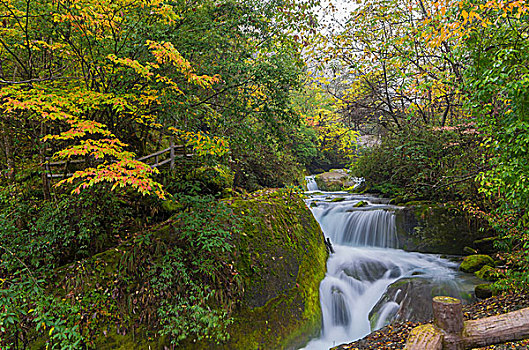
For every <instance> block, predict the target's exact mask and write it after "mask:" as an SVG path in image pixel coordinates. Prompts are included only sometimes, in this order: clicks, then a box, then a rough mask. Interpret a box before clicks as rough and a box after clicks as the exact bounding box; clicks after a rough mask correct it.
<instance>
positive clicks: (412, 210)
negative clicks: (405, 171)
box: [395, 202, 490, 255]
mask: <svg viewBox="0 0 529 350" xmlns="http://www.w3.org/2000/svg"><path fill="white" fill-rule="evenodd" d="M395 221H396V222H395V223H396V226H397V236H398V240H399V248H401V249H404V250H408V251H417V252H421V253H437V254H450V255H464V254H465V252H464V251H463V248H464V247H473V246H474V245H473V243H474V241H475V240H476V239H480V238H481V237H483V236H484V235H489V234H490V233H489V232H488V231H487V230H486V228H487V226H486V225H487V224H486V223H484V222H483V221H481V220H479V219H477V218H474V217H471V216H469V215H468V213H465V212H464V211H462V210H461V209H460V208H459V207H458V206H457V205H451V204H439V203H438V204H435V203H427V202H414V205H413V206H406V207H405V208H403V209H399V210H396V211H395ZM483 228H485V231H483V230H482V229H483ZM467 254H468V253H467Z"/></svg>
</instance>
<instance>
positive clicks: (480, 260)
mask: <svg viewBox="0 0 529 350" xmlns="http://www.w3.org/2000/svg"><path fill="white" fill-rule="evenodd" d="M485 265H490V266H494V260H493V259H492V258H491V257H490V256H488V255H483V254H475V255H469V256H467V257H466V258H465V259H463V262H462V263H461V265H460V266H459V269H460V270H461V271H463V272H468V273H473V272H476V271H479V270H480V269H481V268H482V267H483V266H485Z"/></svg>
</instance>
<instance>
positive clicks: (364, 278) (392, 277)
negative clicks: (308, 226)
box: [305, 193, 461, 350]
mask: <svg viewBox="0 0 529 350" xmlns="http://www.w3.org/2000/svg"><path fill="white" fill-rule="evenodd" d="M337 197H341V198H340V199H339V201H333V199H334V198H337ZM307 202H308V204H309V206H310V207H311V210H312V212H313V214H314V217H315V218H316V220H317V221H318V222H319V224H320V226H321V228H322V230H323V232H324V234H325V236H326V237H328V238H329V239H330V240H331V242H332V244H333V246H334V250H335V253H334V254H331V255H330V257H329V259H328V261H327V273H326V276H325V278H324V279H323V281H322V282H321V284H320V304H321V309H322V316H323V325H322V326H323V328H322V332H321V335H320V337H319V338H317V339H314V340H312V341H311V342H309V344H307V346H306V348H305V349H311V350H312V349H316V350H320V349H329V348H330V347H332V346H336V345H339V344H342V343H346V342H351V341H354V340H356V339H359V338H362V337H364V336H365V335H367V334H369V333H370V332H371V331H373V330H375V329H378V328H380V327H383V326H384V325H386V324H387V323H388V322H389V321H390V320H391V319H393V318H394V317H396V316H397V315H398V314H399V312H400V313H402V314H403V315H404V314H406V312H407V311H406V312H405V311H402V308H403V307H404V306H403V304H405V302H404V301H403V300H406V295H403V294H399V293H400V291H401V290H400V289H399V290H397V293H396V294H395V295H392V296H390V295H386V292H387V288H388V286H390V285H391V284H392V283H394V282H396V281H403V283H408V284H413V282H414V281H418V280H420V281H421V283H423V282H424V283H423V284H422V285H421V286H424V284H425V283H428V285H429V286H430V285H436V286H437V285H442V286H447V287H446V288H440V289H439V290H440V291H441V292H442V293H444V294H451V295H452V296H459V294H458V293H460V292H461V291H460V286H459V285H458V284H457V282H455V281H456V275H457V274H458V272H457V271H456V267H457V264H455V263H452V262H450V261H448V260H445V259H441V258H440V257H438V256H436V255H431V254H420V253H410V252H405V251H403V250H399V249H397V248H399V247H398V240H397V233H396V228H395V210H398V208H396V207H393V206H389V205H387V204H386V201H383V200H380V199H378V198H375V197H369V196H363V195H362V196H359V195H350V194H347V193H332V194H329V193H326V194H314V195H312V196H311V197H310V198H309V199H308V200H307ZM409 281H411V282H409ZM403 293H404V292H403ZM406 293H408V292H407V291H406ZM404 294H405V293H404ZM454 294H455V295H454ZM411 295H412V294H411V292H410V296H409V297H408V299H409V298H414V296H411ZM430 297H431V296H430V295H426V296H425V298H430ZM413 303H415V300H414V301H413ZM413 303H411V304H413ZM429 303H430V304H431V302H430V301H429ZM408 304H409V302H408ZM374 308H375V309H376V310H374ZM375 311H376V312H375ZM370 314H376V315H375V316H376V317H375V316H373V317H371V320H370Z"/></svg>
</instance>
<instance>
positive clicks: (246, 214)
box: [33, 190, 327, 349]
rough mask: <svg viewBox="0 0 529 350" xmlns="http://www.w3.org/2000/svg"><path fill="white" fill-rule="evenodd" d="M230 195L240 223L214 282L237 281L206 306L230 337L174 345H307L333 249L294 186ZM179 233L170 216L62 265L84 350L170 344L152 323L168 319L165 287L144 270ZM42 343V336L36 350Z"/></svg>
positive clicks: (317, 321)
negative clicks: (220, 314) (159, 293)
mask: <svg viewBox="0 0 529 350" xmlns="http://www.w3.org/2000/svg"><path fill="white" fill-rule="evenodd" d="M225 201H226V203H227V204H228V206H229V207H231V208H232V210H233V214H235V215H234V216H233V217H234V218H235V217H238V218H239V219H240V221H241V222H240V224H239V227H240V229H239V230H238V231H234V232H233V235H232V237H231V244H232V251H231V253H229V255H227V256H226V259H227V260H226V261H225V262H222V266H223V267H224V268H225V270H221V271H224V272H225V273H224V275H225V277H223V278H222V279H223V280H222V281H220V282H217V284H216V287H215V288H219V286H231V287H233V286H234V285H237V287H236V288H235V289H230V290H225V291H222V290H221V291H220V293H216V294H215V295H216V296H218V295H222V296H223V298H226V297H227V298H228V299H231V300H225V299H223V298H213V299H211V300H210V301H208V305H209V307H211V308H213V309H215V308H216V309H219V310H221V311H222V310H227V311H228V314H229V317H230V318H231V320H232V322H231V323H229V324H228V325H227V328H226V330H227V333H228V334H229V339H228V340H226V341H224V342H222V343H221V344H218V338H217V341H208V340H209V339H213V338H214V337H212V336H205V337H204V338H203V339H202V340H200V341H196V339H191V338H190V337H188V338H187V339H184V340H182V341H180V345H179V346H178V348H182V349H291V348H292V349H293V348H297V347H299V346H300V345H303V343H304V342H306V341H307V340H308V339H309V338H310V337H312V336H314V335H316V334H317V332H318V331H319V329H320V325H321V310H320V304H319V293H318V291H319V283H320V281H321V279H323V277H324V274H325V265H326V259H327V252H326V248H325V244H324V241H323V234H322V232H321V230H320V228H319V225H318V224H317V222H316V221H315V219H314V218H313V216H312V214H311V212H310V210H309V209H308V208H307V207H306V205H305V203H304V202H303V200H302V198H301V197H300V195H299V194H296V193H289V192H288V191H273V190H267V191H261V192H258V193H253V194H249V195H247V196H245V197H237V198H231V199H228V200H225ZM178 232H179V231H178V222H176V221H175V220H174V219H170V220H168V221H167V222H165V223H164V224H162V225H159V226H158V227H157V228H156V229H154V230H151V231H150V232H148V233H146V234H143V235H141V236H139V237H137V238H136V239H135V240H133V241H129V242H126V243H124V244H122V245H120V246H119V247H116V248H113V249H110V250H108V251H105V252H103V253H101V254H98V255H96V256H94V257H92V258H91V259H88V260H85V261H81V262H78V263H76V264H72V265H70V266H67V267H64V268H62V269H60V270H59V271H58V273H57V275H58V276H57V281H56V283H55V287H54V288H57V289H53V288H50V292H51V293H53V294H55V295H57V296H58V297H59V298H62V299H63V300H66V299H68V300H72V302H73V303H77V304H78V306H79V308H80V309H81V310H84V312H85V313H86V314H87V317H86V318H85V319H84V320H83V322H85V323H86V324H89V327H88V328H86V329H89V332H90V333H91V335H90V337H89V338H90V342H89V344H87V345H88V347H93V348H97V349H164V348H165V346H170V339H169V337H167V336H163V337H161V336H159V335H158V333H157V331H158V329H157V328H156V327H154V328H153V325H158V324H160V322H159V318H160V317H162V315H160V311H159V308H158V305H159V304H158V303H159V302H160V299H159V298H156V297H154V296H153V295H154V294H153V289H155V288H159V287H156V285H154V284H153V282H152V279H146V278H144V277H142V274H147V272H148V271H147V270H146V266H154V267H156V266H159V265H160V264H161V262H162V261H166V260H167V258H168V255H167V254H168V253H167V252H168V251H170V250H171V249H174V248H173V246H176V247H177V248H176V249H178V245H179V244H181V238H178ZM142 237H143V238H142ZM145 237H148V239H146V238H145ZM147 241H148V242H147ZM183 254H185V252H184V253H183ZM194 254H196V252H195V253H194ZM221 256H223V255H221ZM182 257H185V255H180V258H182ZM164 259H165V260H164ZM228 259H229V260H228ZM175 263H182V262H181V261H175ZM160 273H161V274H162V273H163V271H162V270H161V272H160ZM209 285H212V284H211V282H209ZM172 288H175V290H174V292H171V290H170V289H168V290H167V291H166V294H165V295H167V296H168V297H170V295H171V293H181V292H178V290H179V289H180V290H185V289H186V288H189V287H188V286H187V285H179V286H175V287H172ZM220 305H224V306H223V307H221V306H220ZM175 306H178V305H175ZM183 311H185V310H183ZM83 317H84V316H83ZM215 322H217V321H215ZM85 334H86V331H85ZM190 334H191V333H190ZM86 335H88V334H86ZM42 345H43V343H40V345H39V342H38V341H37V342H35V343H34V344H33V348H36V349H38V348H41V347H42Z"/></svg>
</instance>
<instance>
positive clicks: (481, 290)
mask: <svg viewBox="0 0 529 350" xmlns="http://www.w3.org/2000/svg"><path fill="white" fill-rule="evenodd" d="M474 293H475V294H476V298H479V299H487V298H490V297H491V296H492V289H491V287H490V284H486V283H485V284H478V285H477V286H476V287H475V288H474Z"/></svg>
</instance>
